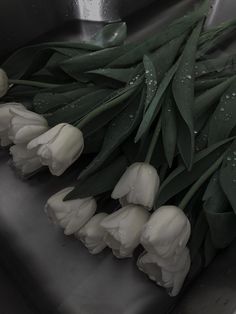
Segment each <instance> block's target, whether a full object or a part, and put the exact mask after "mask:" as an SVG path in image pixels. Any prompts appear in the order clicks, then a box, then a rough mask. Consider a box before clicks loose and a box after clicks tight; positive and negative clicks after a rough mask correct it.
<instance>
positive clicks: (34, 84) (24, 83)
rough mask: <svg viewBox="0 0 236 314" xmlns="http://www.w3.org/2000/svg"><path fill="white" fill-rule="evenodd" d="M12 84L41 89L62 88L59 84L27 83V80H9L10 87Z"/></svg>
mask: <svg viewBox="0 0 236 314" xmlns="http://www.w3.org/2000/svg"><path fill="white" fill-rule="evenodd" d="M11 84H13V85H25V86H32V87H40V88H53V87H59V86H60V85H59V84H50V83H43V82H36V81H26V80H9V85H11Z"/></svg>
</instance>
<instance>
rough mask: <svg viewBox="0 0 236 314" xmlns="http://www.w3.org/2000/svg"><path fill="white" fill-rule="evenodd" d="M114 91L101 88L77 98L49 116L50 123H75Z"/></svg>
mask: <svg viewBox="0 0 236 314" xmlns="http://www.w3.org/2000/svg"><path fill="white" fill-rule="evenodd" d="M111 93H112V91H111V90H106V89H101V90H96V91H94V92H92V93H89V94H87V93H86V94H85V95H84V96H82V97H80V98H79V99H76V100H75V101H73V102H71V103H70V104H68V105H66V106H64V107H62V108H60V109H58V110H56V111H55V112H53V114H52V115H50V116H48V117H47V120H48V123H49V125H56V124H58V123H61V122H67V123H72V124H73V123H74V122H76V121H78V120H80V119H81V118H83V117H84V116H85V115H86V114H88V113H89V112H90V111H92V110H94V109H95V108H98V107H99V106H100V104H101V103H102V102H103V101H104V99H106V97H107V96H108V95H110V94H111Z"/></svg>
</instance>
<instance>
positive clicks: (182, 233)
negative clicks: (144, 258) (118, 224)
mask: <svg viewBox="0 0 236 314" xmlns="http://www.w3.org/2000/svg"><path fill="white" fill-rule="evenodd" d="M190 232H191V226H190V223H189V220H188V218H187V217H186V216H185V214H184V213H183V211H182V210H181V209H180V208H178V207H175V206H162V207H160V208H159V209H158V210H156V211H155V212H154V214H153V215H152V216H151V218H150V219H149V221H148V222H147V224H146V225H145V226H144V229H143V233H142V236H141V243H142V245H143V246H144V247H145V249H146V250H147V251H148V252H149V253H152V254H156V255H157V256H159V257H162V258H168V257H170V256H174V255H179V254H181V252H182V251H183V249H184V248H185V246H186V244H187V242H188V240H189V237H190Z"/></svg>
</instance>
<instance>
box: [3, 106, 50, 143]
mask: <svg viewBox="0 0 236 314" xmlns="http://www.w3.org/2000/svg"><path fill="white" fill-rule="evenodd" d="M10 113H11V114H12V119H11V121H10V125H9V131H8V136H9V139H10V140H11V141H12V142H13V143H15V144H27V143H28V142H29V141H31V140H32V139H34V138H35V137H37V136H39V135H41V134H42V133H44V132H46V131H47V130H48V123H47V120H46V119H45V118H44V117H43V116H41V115H39V114H37V113H35V112H32V111H29V110H25V109H24V108H23V109H22V108H10Z"/></svg>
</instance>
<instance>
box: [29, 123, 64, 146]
mask: <svg viewBox="0 0 236 314" xmlns="http://www.w3.org/2000/svg"><path fill="white" fill-rule="evenodd" d="M65 125H66V123H60V124H58V125H56V126H55V127H53V128H51V129H49V130H48V131H47V132H46V133H43V134H42V135H40V136H38V137H37V138H35V139H33V140H32V141H31V142H30V143H29V144H28V146H27V147H28V149H33V148H36V147H38V146H39V145H43V144H48V143H49V142H51V141H53V140H54V139H55V138H56V136H57V135H58V134H59V133H60V131H61V129H62V128H63V127H64V126H65Z"/></svg>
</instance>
